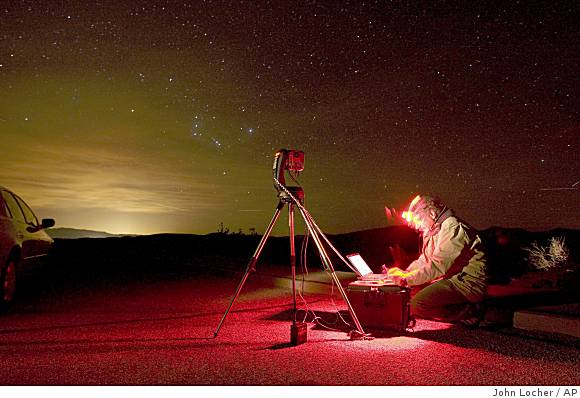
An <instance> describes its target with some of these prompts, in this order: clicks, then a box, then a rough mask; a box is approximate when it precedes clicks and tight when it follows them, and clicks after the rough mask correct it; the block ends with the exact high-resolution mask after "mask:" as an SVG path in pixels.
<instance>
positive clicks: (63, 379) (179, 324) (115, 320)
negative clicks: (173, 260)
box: [0, 275, 580, 385]
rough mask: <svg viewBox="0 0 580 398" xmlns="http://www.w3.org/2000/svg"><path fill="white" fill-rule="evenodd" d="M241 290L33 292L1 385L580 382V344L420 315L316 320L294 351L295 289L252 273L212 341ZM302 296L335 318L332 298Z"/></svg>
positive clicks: (207, 281)
mask: <svg viewBox="0 0 580 398" xmlns="http://www.w3.org/2000/svg"><path fill="white" fill-rule="evenodd" d="M236 285H237V280H229V279H226V278H220V277H218V276H215V275H213V276H212V275H201V276H191V275H190V276H184V278H183V279H179V278H173V279H172V280H167V279H166V280H154V279H153V280H148V281H129V282H126V283H110V284H107V283H101V284H98V285H87V286H84V287H80V288H74V289H72V288H69V289H62V290H59V291H56V292H55V291H52V292H47V293H46V294H44V295H41V296H36V297H34V300H32V299H26V298H25V299H24V300H21V302H20V303H19V304H18V305H17V306H16V307H15V308H14V311H12V312H11V313H9V314H7V315H4V316H2V317H1V318H0V384H1V385H38V384H40V385H578V384H580V367H579V366H578V364H579V362H580V359H579V358H580V355H579V351H580V350H579V349H578V348H576V347H575V346H570V345H564V344H558V343H552V342H546V341H540V340H535V339H530V338H526V337H522V336H514V335H509V334H505V333H499V332H495V331H489V330H469V329H465V328H463V327H459V326H454V325H450V324H445V323H437V322H430V321H424V320H419V321H418V324H417V327H416V328H415V331H414V332H412V333H408V334H405V335H399V334H395V333H382V334H380V335H378V336H377V337H376V338H375V339H374V340H370V341H351V340H349V338H348V336H347V334H346V333H345V332H344V330H342V331H333V330H325V329H323V328H320V327H319V326H314V325H309V330H308V342H307V343H306V344H303V345H300V346H296V347H293V346H290V345H289V344H288V343H289V335H290V322H289V320H288V317H289V314H290V311H289V310H290V304H291V292H289V291H288V290H285V289H279V288H268V287H265V286H264V285H262V284H261V282H259V281H258V280H252V278H251V277H250V279H249V281H248V283H247V284H246V286H245V288H244V290H243V292H242V294H241V295H240V297H239V298H238V300H237V301H236V303H235V305H234V307H233V309H232V311H231V312H230V314H229V315H228V318H227V320H226V322H225V324H224V326H223V328H222V329H221V331H220V334H219V336H218V337H217V338H213V333H214V331H215V328H216V326H217V324H218V322H219V320H220V318H221V316H222V314H223V312H224V311H225V309H226V307H227V304H228V302H229V299H230V298H231V295H232V294H233V292H234V290H235V287H236ZM305 298H306V300H307V302H308V305H309V307H310V308H311V309H313V310H315V311H316V312H317V313H319V315H321V316H322V317H323V318H325V319H326V320H327V322H332V321H333V320H334V319H336V317H335V313H336V308H337V307H336V306H335V305H334V304H333V303H332V302H331V300H330V299H329V297H328V295H307V296H305ZM336 305H337V306H338V308H339V309H344V304H343V303H342V300H341V299H340V297H337V298H336ZM302 307H304V306H302Z"/></svg>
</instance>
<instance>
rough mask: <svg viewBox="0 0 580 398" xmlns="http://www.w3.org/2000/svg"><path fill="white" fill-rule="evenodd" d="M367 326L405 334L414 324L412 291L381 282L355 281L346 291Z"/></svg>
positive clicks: (357, 313)
mask: <svg viewBox="0 0 580 398" xmlns="http://www.w3.org/2000/svg"><path fill="white" fill-rule="evenodd" d="M346 293H347V296H348V300H349V301H350V304H351V305H352V308H353V310H354V312H355V314H356V316H357V318H358V320H359V322H360V323H361V325H362V326H363V327H366V328H370V329H390V330H397V331H405V329H406V328H407V327H408V326H409V322H410V321H411V314H410V312H411V305H410V302H409V300H410V291H409V289H407V288H404V287H401V286H396V285H386V284H381V283H380V282H372V281H355V282H352V283H350V284H349V285H348V287H347V289H346Z"/></svg>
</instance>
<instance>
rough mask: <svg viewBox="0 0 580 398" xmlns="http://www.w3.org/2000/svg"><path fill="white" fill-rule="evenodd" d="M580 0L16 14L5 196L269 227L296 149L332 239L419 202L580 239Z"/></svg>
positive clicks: (88, 219) (66, 4)
mask: <svg viewBox="0 0 580 398" xmlns="http://www.w3.org/2000/svg"><path fill="white" fill-rule="evenodd" d="M435 3H436V4H435ZM473 3H475V4H473ZM576 3H577V2H575V1H546V2H541V3H540V2H535V1H522V2H517V1H514V2H511V1H488V2H469V1H463V2H459V1H457V2H456V1H440V2H431V1H420V2H419V1H418V2H409V1H370V2H368V1H364V2H363V1H297V2H293V1H229V2H228V1H191V2H187V1H181V2H173V1H142V2H136V1H131V0H129V1H122V2H117V1H111V2H108V1H83V2H81V1H48V2H41V1H36V0H35V1H21V2H19V1H10V2H2V3H0V90H1V92H2V95H1V96H0V134H1V136H0V137H1V145H0V185H4V186H6V187H8V188H11V189H12V190H14V191H16V192H17V193H18V194H20V195H21V196H22V197H23V198H24V199H25V200H26V201H28V202H29V204H31V206H32V207H33V208H35V209H37V212H38V213H39V215H40V216H41V217H49V216H51V217H54V218H56V220H57V225H58V226H63V227H64V226H66V227H76V228H90V229H97V230H105V231H109V232H121V233H154V232H192V233H208V232H214V231H216V230H217V229H218V225H219V223H220V222H223V224H224V226H226V227H229V228H230V229H231V230H233V231H237V230H238V229H239V228H242V229H243V230H244V231H245V232H247V231H248V229H249V228H256V230H257V231H258V232H262V231H263V229H264V228H265V226H266V225H267V224H268V222H269V220H270V218H271V216H272V214H273V212H274V208H275V206H276V204H277V198H276V192H275V191H274V189H273V186H272V179H271V167H272V157H273V153H274V151H275V150H277V149H279V148H292V149H300V150H303V151H305V153H306V168H305V170H304V172H303V173H302V175H301V178H300V181H301V183H302V185H303V187H304V189H305V192H306V205H307V207H308V208H309V209H310V212H311V213H312V215H313V216H314V218H315V219H316V220H317V222H318V224H319V225H320V227H321V228H322V229H323V230H324V231H326V232H329V233H337V232H347V231H355V230H361V229H367V228H374V227H380V226H385V225H388V222H387V220H386V219H385V216H384V206H385V205H388V206H390V207H397V208H400V207H402V206H404V205H405V204H407V203H408V202H409V201H410V200H411V199H412V198H413V197H414V196H415V195H416V194H417V193H432V194H437V195H439V196H440V197H441V198H442V199H443V200H444V201H445V202H446V203H447V204H448V205H450V206H451V207H453V208H455V210H456V211H457V213H458V214H459V215H460V216H462V217H463V218H465V219H466V220H467V221H468V222H470V223H472V224H473V225H474V226H475V227H477V228H487V227H490V226H493V225H500V226H506V227H523V228H528V229H533V230H543V229H551V228H554V227H559V226H561V227H571V228H580V207H579V203H580V201H579V199H580V195H579V193H580V190H579V188H580V183H579V181H580V170H579V169H580V167H579V166H580V156H579V154H578V151H579V144H580V139H579V136H580V123H579V115H578V111H579V106H578V92H579V90H578V88H579V79H578V76H580V68H579V64H578V61H579V59H580V57H579V51H578V50H579V46H578V43H579V42H580V40H579V39H580V35H579V28H578V27H579V24H578V21H577V19H576V18H577V16H578V14H579V11H580V10H579V7H578V6H577V5H576ZM280 224H281V225H280V226H279V228H277V230H278V232H279V233H284V232H285V229H286V224H285V221H284V222H281V223H280Z"/></svg>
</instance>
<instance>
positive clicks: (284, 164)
mask: <svg viewBox="0 0 580 398" xmlns="http://www.w3.org/2000/svg"><path fill="white" fill-rule="evenodd" d="M302 170H304V152H303V151H297V150H295V149H279V150H278V151H276V153H275V154H274V165H273V166H272V173H273V176H274V188H276V190H277V191H278V193H279V197H280V198H281V199H289V198H288V196H287V195H286V193H285V189H286V190H289V191H290V192H291V193H292V194H293V195H295V196H297V197H298V199H299V200H300V201H302V200H304V191H303V190H302V188H300V187H287V186H286V178H285V176H284V173H285V172H286V171H288V173H289V174H290V177H291V178H292V179H293V180H294V181H296V176H297V175H298V174H299V173H300V172H301V171H302ZM293 173H294V174H293ZM296 182H297V181H296Z"/></svg>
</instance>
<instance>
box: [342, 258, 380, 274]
mask: <svg viewBox="0 0 580 398" xmlns="http://www.w3.org/2000/svg"><path fill="white" fill-rule="evenodd" d="M346 258H348V261H350V263H351V264H352V266H353V267H354V268H355V270H356V271H357V273H358V274H359V276H365V275H367V274H372V273H373V271H372V270H371V269H370V267H369V266H368V264H367V263H366V262H365V260H363V258H362V257H361V255H360V254H358V253H353V254H347V256H346Z"/></svg>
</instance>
